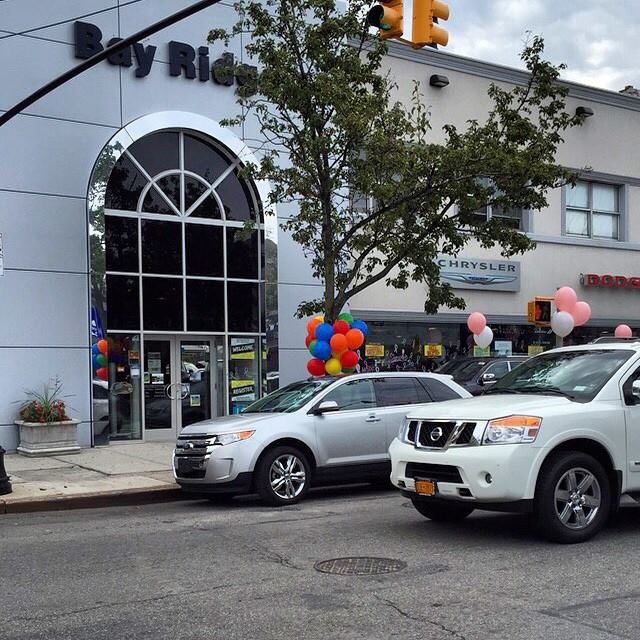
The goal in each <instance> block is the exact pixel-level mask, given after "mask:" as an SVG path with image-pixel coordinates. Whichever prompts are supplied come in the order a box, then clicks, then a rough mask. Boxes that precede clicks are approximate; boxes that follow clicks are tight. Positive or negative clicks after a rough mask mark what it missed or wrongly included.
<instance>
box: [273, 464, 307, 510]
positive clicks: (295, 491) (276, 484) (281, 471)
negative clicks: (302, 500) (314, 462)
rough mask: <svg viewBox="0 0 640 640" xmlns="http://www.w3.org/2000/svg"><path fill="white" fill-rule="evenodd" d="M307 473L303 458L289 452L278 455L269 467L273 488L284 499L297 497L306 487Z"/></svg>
mask: <svg viewBox="0 0 640 640" xmlns="http://www.w3.org/2000/svg"><path fill="white" fill-rule="evenodd" d="M306 481H307V474H306V471H305V469H304V464H303V463H302V460H300V458H298V457H297V456H294V455H293V454H290V453H287V454H284V455H281V456H278V457H277V458H276V459H275V460H274V461H273V462H272V463H271V468H270V469H269V482H270V483H271V489H272V490H273V492H274V493H275V494H276V495H277V496H278V497H279V498H281V499H282V500H292V499H294V498H297V497H298V496H299V495H300V493H301V492H302V490H303V489H304V487H305V483H306Z"/></svg>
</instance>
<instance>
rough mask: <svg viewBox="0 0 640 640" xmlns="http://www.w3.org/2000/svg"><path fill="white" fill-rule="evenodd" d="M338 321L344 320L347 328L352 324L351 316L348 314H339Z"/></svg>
mask: <svg viewBox="0 0 640 640" xmlns="http://www.w3.org/2000/svg"><path fill="white" fill-rule="evenodd" d="M338 320H344V321H345V322H346V323H347V324H348V325H349V326H351V324H352V323H353V316H352V315H351V314H350V313H347V312H345V313H341V314H340V315H339V316H338Z"/></svg>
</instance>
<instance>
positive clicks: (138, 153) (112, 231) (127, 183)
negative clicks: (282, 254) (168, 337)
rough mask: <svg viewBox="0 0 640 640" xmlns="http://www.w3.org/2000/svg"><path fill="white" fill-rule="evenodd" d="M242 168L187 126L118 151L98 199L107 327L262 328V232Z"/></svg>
mask: <svg viewBox="0 0 640 640" xmlns="http://www.w3.org/2000/svg"><path fill="white" fill-rule="evenodd" d="M241 169H242V167H241V164H240V161H239V160H238V159H237V158H234V157H233V155H232V154H231V153H230V152H228V151H227V150H226V149H224V148H222V147H221V146H218V145H215V144H214V143H213V142H212V141H210V140H208V139H206V138H204V137H201V136H199V135H198V134H196V133H193V132H189V131H160V132H157V133H152V134H150V135H147V136H145V137H143V138H141V139H139V140H137V141H136V142H134V143H133V144H132V145H131V146H130V147H129V148H128V149H126V150H125V151H124V152H123V153H122V155H121V156H120V158H119V160H118V161H117V163H116V165H115V167H114V168H113V170H112V172H111V175H110V176H109V179H108V182H107V185H106V191H105V200H104V202H105V206H104V213H105V243H104V244H105V272H106V294H107V301H106V302H107V305H106V306H107V323H108V327H109V331H138V330H142V331H171V332H181V333H182V332H184V333H203V332H208V333H229V332H232V333H241V334H242V333H249V334H258V333H262V332H263V331H264V328H263V326H264V323H263V322H262V321H261V315H262V314H261V307H262V304H261V300H260V298H261V296H260V291H261V286H260V285H261V282H262V281H263V280H264V265H263V259H262V256H263V252H262V251H261V247H262V245H263V244H264V236H263V233H262V232H263V228H262V223H261V220H260V221H256V214H257V213H258V211H259V206H258V199H257V196H256V194H255V188H254V187H253V185H252V183H251V182H250V181H249V180H247V179H246V178H244V177H243V176H242V171H241ZM250 220H252V221H254V223H255V224H254V227H253V228H252V229H248V228H246V223H247V221H250ZM136 300H138V301H139V304H135V301H136Z"/></svg>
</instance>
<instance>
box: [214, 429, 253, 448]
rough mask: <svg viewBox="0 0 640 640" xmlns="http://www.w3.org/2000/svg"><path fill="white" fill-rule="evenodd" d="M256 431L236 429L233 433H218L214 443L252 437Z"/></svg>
mask: <svg viewBox="0 0 640 640" xmlns="http://www.w3.org/2000/svg"><path fill="white" fill-rule="evenodd" d="M254 433H255V431H234V432H233V433H219V434H218V435H216V439H215V441H214V444H222V445H225V444H233V443H234V442H240V441H241V440H246V439H247V438H250V437H251V436H252V435H253V434H254Z"/></svg>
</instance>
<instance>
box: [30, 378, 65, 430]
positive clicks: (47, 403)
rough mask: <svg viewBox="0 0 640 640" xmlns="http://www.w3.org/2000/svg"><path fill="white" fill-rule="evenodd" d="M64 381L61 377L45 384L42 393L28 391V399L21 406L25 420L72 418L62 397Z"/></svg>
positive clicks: (48, 421)
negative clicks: (61, 380)
mask: <svg viewBox="0 0 640 640" xmlns="http://www.w3.org/2000/svg"><path fill="white" fill-rule="evenodd" d="M61 393H62V383H61V382H60V379H59V378H56V379H55V380H54V381H52V382H50V383H49V384H48V385H45V386H44V388H43V390H42V393H40V392H39V391H27V398H28V400H27V401H26V402H25V403H24V404H23V405H22V406H21V407H20V417H21V418H22V420H24V421H25V422H39V423H41V424H46V423H50V422H64V421H66V420H70V419H71V418H69V416H68V415H67V412H66V407H65V403H64V401H63V400H61V399H60V394H61Z"/></svg>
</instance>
